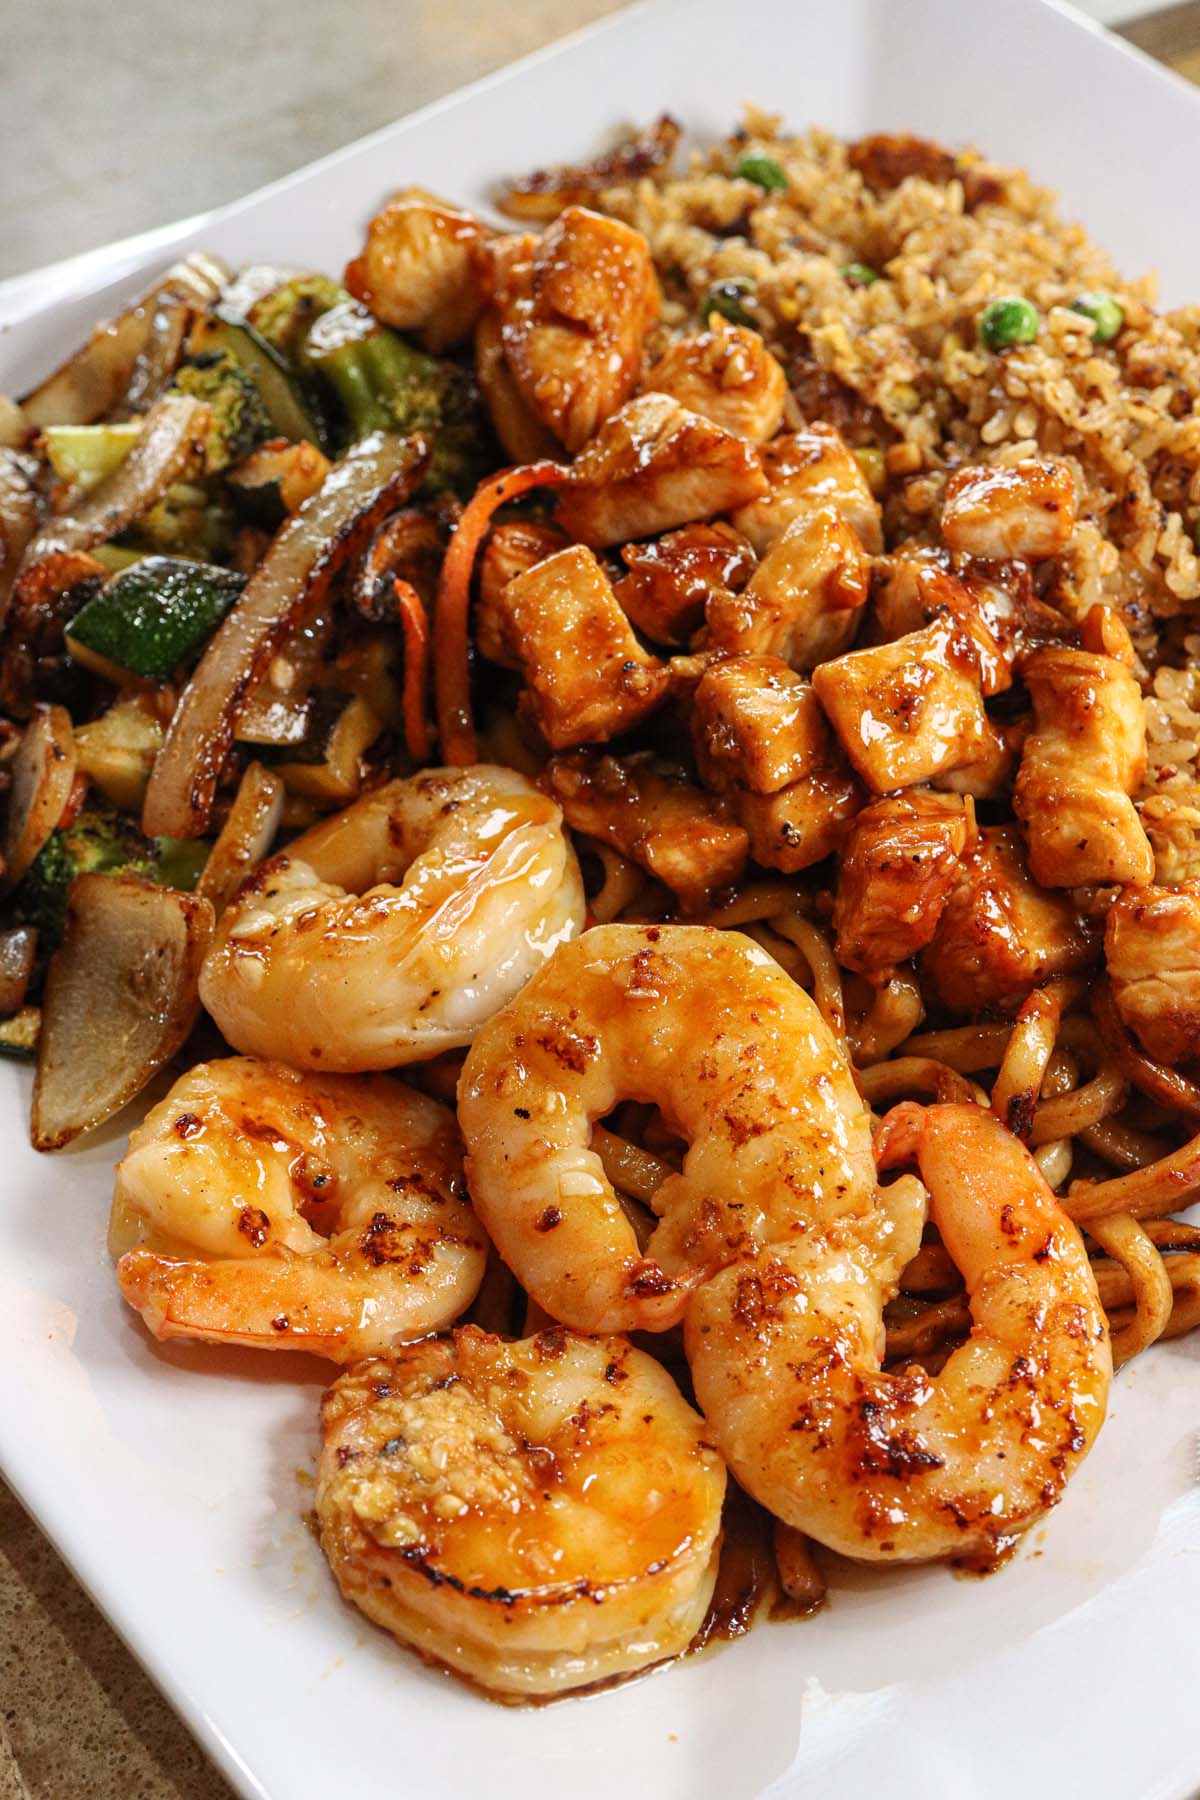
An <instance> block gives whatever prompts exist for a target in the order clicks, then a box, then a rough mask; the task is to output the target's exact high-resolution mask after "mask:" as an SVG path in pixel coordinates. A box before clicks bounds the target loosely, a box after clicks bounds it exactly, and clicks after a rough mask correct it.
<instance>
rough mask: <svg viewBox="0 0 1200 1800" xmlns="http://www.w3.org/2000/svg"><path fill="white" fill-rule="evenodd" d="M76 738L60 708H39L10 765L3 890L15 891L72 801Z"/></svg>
mask: <svg viewBox="0 0 1200 1800" xmlns="http://www.w3.org/2000/svg"><path fill="white" fill-rule="evenodd" d="M74 781H75V734H74V732H73V730H72V729H71V715H70V713H69V712H68V711H67V710H66V708H65V707H63V706H38V707H36V708H35V709H34V714H33V718H32V719H31V720H30V722H29V724H28V725H27V726H26V727H25V734H24V736H23V737H22V739H21V742H20V743H19V745H18V746H17V753H16V755H15V756H14V757H13V759H12V787H11V788H10V790H9V796H8V823H7V826H6V829H5V833H4V878H3V890H4V891H7V890H8V889H10V888H14V887H16V885H17V883H18V881H20V879H21V877H22V875H24V873H25V871H26V869H27V868H28V867H29V865H30V863H31V862H32V861H33V859H34V857H35V856H36V855H37V853H38V851H39V850H40V849H41V847H42V845H43V844H44V843H45V842H46V839H47V838H48V837H49V836H50V833H51V832H52V831H53V830H54V827H55V826H56V825H57V824H58V821H59V820H60V819H61V818H62V816H63V810H64V808H65V807H66V804H67V801H68V800H69V799H70V797H71V788H72V786H73V785H74Z"/></svg>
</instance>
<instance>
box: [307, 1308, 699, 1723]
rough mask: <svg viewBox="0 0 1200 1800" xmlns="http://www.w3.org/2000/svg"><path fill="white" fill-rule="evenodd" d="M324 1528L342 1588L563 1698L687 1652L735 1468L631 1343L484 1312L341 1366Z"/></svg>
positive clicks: (491, 1672) (437, 1646) (482, 1668)
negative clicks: (504, 1333)
mask: <svg viewBox="0 0 1200 1800" xmlns="http://www.w3.org/2000/svg"><path fill="white" fill-rule="evenodd" d="M322 1420H323V1426H324V1450H323V1453H322V1457H321V1466H320V1472H319V1476H318V1482H317V1517H318V1520H319V1522H320V1529H321V1542H322V1545H323V1546H324V1549H325V1553H326V1555H327V1556H328V1558H329V1561H330V1564H331V1565H332V1568H333V1572H334V1574H335V1576H336V1577H337V1581H338V1584H339V1586H340V1587H341V1590H342V1592H343V1594H344V1595H345V1596H346V1598H347V1599H348V1600H352V1601H354V1603H355V1604H356V1605H357V1606H359V1607H361V1608H362V1610H363V1612H365V1613H366V1614H367V1616H368V1617H369V1618H371V1619H373V1620H375V1622H376V1623H377V1624H379V1625H382V1626H384V1627H385V1629H387V1630H388V1631H391V1632H393V1633H394V1634H395V1636H396V1637H398V1638H399V1639H400V1640H401V1641H402V1642H404V1643H407V1644H410V1645H411V1646H412V1647H413V1648H414V1649H415V1650H418V1651H419V1652H420V1653H421V1654H422V1655H423V1656H425V1657H427V1658H430V1659H434V1660H436V1661H438V1662H442V1663H447V1664H449V1666H450V1667H451V1668H452V1669H454V1670H455V1671H456V1672H457V1673H459V1674H461V1675H465V1676H467V1677H468V1678H469V1679H471V1680H473V1681H476V1682H478V1683H479V1684H480V1685H481V1686H483V1687H487V1688H491V1689H493V1690H494V1691H496V1692H498V1693H500V1694H507V1695H512V1696H518V1695H530V1694H546V1695H549V1694H555V1693H562V1692H565V1691H567V1690H569V1689H571V1688H578V1687H582V1686H585V1685H587V1684H588V1683H591V1682H595V1681H601V1680H605V1679H609V1678H611V1677H612V1676H614V1675H624V1674H628V1673H630V1672H631V1671H633V1670H635V1669H641V1668H645V1667H646V1665H647V1664H649V1663H653V1662H657V1661H659V1660H660V1659H661V1658H662V1657H664V1656H671V1655H674V1654H676V1653H677V1652H678V1651H680V1650H682V1649H684V1648H685V1646H686V1645H687V1644H688V1643H689V1642H690V1640H691V1639H692V1638H693V1637H694V1636H695V1634H696V1632H697V1630H698V1629H699V1626H700V1624H701V1622H702V1620H703V1618H704V1614H705V1612H706V1611H707V1608H708V1602H709V1598H710V1596H711V1594H712V1589H713V1582H714V1579H715V1574H716V1560H717V1551H718V1547H719V1541H720V1520H721V1502H722V1499H723V1496H724V1491H725V1470H724V1467H723V1466H722V1464H721V1461H720V1458H719V1457H718V1456H717V1455H716V1454H715V1453H714V1452H713V1451H712V1450H711V1449H710V1448H709V1447H708V1442H707V1435H706V1433H705V1429H704V1422H703V1420H701V1419H700V1418H699V1417H698V1415H697V1414H696V1413H694V1412H693V1411H692V1409H691V1407H690V1406H688V1405H687V1404H686V1402H685V1401H684V1400H683V1398H682V1397H681V1395H680V1393H679V1391H678V1389H677V1388H676V1387H675V1384H674V1382H673V1381H672V1380H671V1377H670V1376H669V1375H668V1374H667V1373H666V1371H665V1370H664V1369H663V1368H662V1367H661V1366H660V1365H659V1364H658V1363H657V1362H655V1361H654V1360H653V1359H652V1358H651V1357H649V1356H646V1355H644V1354H643V1353H642V1352H640V1351H637V1350H634V1349H631V1347H630V1346H629V1344H628V1343H626V1342H625V1340H624V1339H623V1338H599V1339H587V1338H579V1337H575V1336H573V1335H572V1334H571V1333H569V1332H566V1331H563V1330H562V1329H560V1328H556V1329H554V1330H551V1331H544V1332H542V1333H541V1334H540V1335H539V1336H537V1337H532V1338H527V1339H525V1341H524V1342H521V1343H510V1342H508V1341H506V1340H505V1339H503V1338H498V1337H492V1336H490V1335H489V1334H488V1333H486V1332H483V1331H480V1330H478V1329H477V1328H476V1327H474V1326H467V1327H465V1328H463V1329H462V1330H459V1331H455V1332H453V1333H452V1334H451V1335H450V1336H449V1337H447V1338H435V1339H427V1340H426V1341H425V1342H424V1343H421V1344H413V1345H411V1346H410V1347H409V1348H408V1349H406V1350H401V1351H398V1352H395V1353H393V1354H392V1355H390V1356H388V1357H386V1358H380V1359H378V1360H375V1361H371V1362H366V1363H363V1364H362V1366H361V1367H359V1368H357V1369H353V1370H351V1371H349V1372H348V1373H347V1374H345V1375H342V1376H340V1377H339V1378H338V1380H337V1381H336V1382H335V1383H334V1385H333V1387H332V1388H331V1389H330V1390H329V1393H328V1395H327V1396H326V1399H325V1403H324V1407H323V1410H322Z"/></svg>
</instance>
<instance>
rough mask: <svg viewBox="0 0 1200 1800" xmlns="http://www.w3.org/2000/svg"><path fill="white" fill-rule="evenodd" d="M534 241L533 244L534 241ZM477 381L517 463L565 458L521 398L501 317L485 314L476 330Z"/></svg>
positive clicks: (495, 425)
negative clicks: (503, 333) (509, 364)
mask: <svg viewBox="0 0 1200 1800" xmlns="http://www.w3.org/2000/svg"><path fill="white" fill-rule="evenodd" d="M531 241H532V240H531ZM475 379H476V380H477V381H478V383H479V391H480V393H481V394H482V395H483V398H484V403H485V405H486V406H487V409H488V415H489V417H490V418H491V421H492V428H493V430H494V431H495V433H496V436H497V437H498V438H499V439H500V442H501V443H502V444H503V446H504V449H505V453H506V454H507V455H508V456H511V457H512V460H513V461H514V462H515V463H532V462H542V461H545V460H550V459H553V458H555V457H557V456H561V455H562V446H561V445H560V443H559V441H558V439H557V438H556V437H555V435H554V433H553V432H552V431H551V430H550V427H549V426H548V425H543V424H542V421H541V420H540V419H539V418H538V416H537V414H536V413H534V412H531V411H530V409H529V407H528V406H526V404H525V402H524V400H523V399H522V398H521V394H520V390H519V389H518V387H517V384H516V382H515V381H514V380H513V375H512V370H511V369H510V368H509V366H508V359H507V358H506V356H505V354H504V340H503V337H502V336H501V331H500V317H499V314H497V313H494V312H486V313H484V315H483V317H482V319H480V321H479V324H478V325H477V326H476V328H475Z"/></svg>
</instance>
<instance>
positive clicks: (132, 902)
mask: <svg viewBox="0 0 1200 1800" xmlns="http://www.w3.org/2000/svg"><path fill="white" fill-rule="evenodd" d="M212 928H213V909H212V907H211V905H210V904H209V902H208V901H207V900H204V899H202V898H200V897H199V896H198V895H195V894H181V893H178V892H176V891H175V890H174V889H171V888H163V887H156V886H154V884H153V883H151V882H148V881H144V880H141V879H139V877H137V876H135V875H118V876H104V875H81V876H80V877H79V878H78V879H77V880H76V881H75V882H74V884H73V885H72V888H71V893H70V898H69V902H68V911H67V928H66V934H65V936H64V938H63V941H62V944H61V946H60V948H59V949H58V950H57V951H56V952H55V955H54V957H53V958H52V960H51V963H50V970H49V973H48V975H47V977H46V991H45V996H44V999H43V1004H42V1028H41V1034H40V1036H39V1038H38V1062H37V1076H36V1079H35V1081H34V1088H33V1110H32V1115H31V1119H30V1134H31V1136H32V1138H33V1144H34V1148H35V1149H37V1150H60V1149H61V1148H62V1147H63V1145H64V1144H69V1143H70V1142H71V1140H72V1139H73V1138H76V1137H78V1136H79V1134H80V1133H81V1132H84V1131H90V1130H91V1129H92V1128H93V1127H94V1126H96V1125H99V1124H101V1123H102V1121H103V1120H105V1119H108V1118H111V1117H112V1115H113V1113H115V1112H117V1111H119V1110H120V1108H121V1107H122V1106H124V1105H125V1103H126V1102H127V1101H129V1100H132V1098H133V1096H134V1095H135V1094H137V1093H139V1092H140V1091H141V1089H142V1088H143V1087H145V1085H146V1083H147V1082H148V1081H149V1079H150V1077H151V1076H152V1075H153V1074H154V1072H155V1071H156V1070H157V1069H160V1068H161V1067H162V1066H163V1064H164V1063H165V1062H168V1061H169V1060H170V1058H171V1057H172V1056H174V1055H175V1052H176V1051H177V1050H178V1049H179V1048H180V1046H181V1045H182V1043H183V1041H184V1039H185V1038H186V1037H187V1035H188V1032H189V1031H190V1030H191V1029H192V1026H193V1025H194V1024H195V1021H196V1015H197V1013H198V1012H199V1004H200V1003H199V1000H198V999H197V994H196V985H197V982H198V980H199V975H200V965H201V963H202V962H203V960H204V952H205V950H206V949H207V947H208V942H209V938H210V937H211V935H212Z"/></svg>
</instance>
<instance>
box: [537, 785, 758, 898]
mask: <svg viewBox="0 0 1200 1800" xmlns="http://www.w3.org/2000/svg"><path fill="white" fill-rule="evenodd" d="M545 781H546V785H547V786H548V788H549V789H550V792H551V793H552V794H553V795H554V798H555V799H556V800H557V801H558V803H559V805H560V806H561V807H562V809H563V816H564V818H565V819H566V821H567V824H568V825H570V826H571V828H572V830H574V831H582V832H585V833H586V834H587V835H588V836H589V837H594V838H602V839H605V840H607V842H608V843H610V844H613V845H614V846H615V847H616V849H618V850H619V851H620V852H621V854H622V855H623V856H627V857H629V859H630V861H631V862H635V863H637V865H638V866H639V868H642V869H645V871H646V872H647V874H649V875H653V876H654V877H655V878H656V880H658V881H661V882H662V883H663V885H664V886H665V887H668V888H670V889H671V891H672V893H673V894H675V896H676V897H677V899H678V900H679V904H680V906H681V907H682V909H683V910H684V911H685V912H699V911H700V910H701V909H702V908H703V907H704V906H706V905H707V904H708V903H709V902H710V900H711V899H712V897H713V895H715V894H718V893H719V892H720V891H721V890H722V889H723V888H726V887H729V886H731V885H732V884H733V883H734V882H735V881H737V880H738V878H739V876H740V875H741V873H742V870H743V869H744V868H745V866H746V856H747V848H748V846H747V840H746V833H745V832H744V831H743V830H742V827H741V826H740V825H738V824H737V823H735V821H734V820H733V818H732V817H731V816H730V814H729V811H728V809H727V807H726V805H725V803H724V802H723V801H722V800H720V799H719V798H717V797H715V796H714V795H712V794H706V793H704V791H703V790H702V789H701V788H698V787H694V786H693V785H692V784H691V782H689V781H685V780H684V779H683V778H682V777H679V778H678V779H677V778H675V777H673V776H669V775H663V774H660V773H659V772H657V771H656V770H655V769H653V768H652V767H651V765H650V763H649V762H648V760H646V759H645V758H643V757H637V756H633V757H628V758H626V759H625V760H624V761H619V760H618V759H617V758H616V757H615V756H601V755H598V754H597V753H596V752H594V751H580V752H577V753H576V754H575V755H574V756H556V757H554V759H553V760H552V761H551V762H549V763H548V764H547V765H546V772H545Z"/></svg>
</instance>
